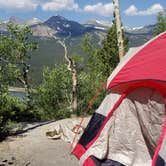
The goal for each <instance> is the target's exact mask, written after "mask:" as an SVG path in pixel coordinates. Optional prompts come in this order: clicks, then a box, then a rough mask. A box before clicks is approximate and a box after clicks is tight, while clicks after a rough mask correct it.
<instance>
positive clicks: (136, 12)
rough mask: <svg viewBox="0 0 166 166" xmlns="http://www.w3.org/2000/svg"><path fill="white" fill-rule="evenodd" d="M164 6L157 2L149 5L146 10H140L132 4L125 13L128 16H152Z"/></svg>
mask: <svg viewBox="0 0 166 166" xmlns="http://www.w3.org/2000/svg"><path fill="white" fill-rule="evenodd" d="M163 10H164V8H163V6H162V5H161V4H159V3H156V4H154V5H152V6H151V7H149V8H148V9H146V10H140V11H139V10H138V9H137V7H136V6H135V5H131V6H130V7H129V8H128V9H126V10H125V11H124V13H125V14H126V15H128V16H150V15H155V14H157V13H158V12H160V11H163Z"/></svg>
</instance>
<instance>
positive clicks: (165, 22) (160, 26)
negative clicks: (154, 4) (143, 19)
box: [154, 12, 166, 36]
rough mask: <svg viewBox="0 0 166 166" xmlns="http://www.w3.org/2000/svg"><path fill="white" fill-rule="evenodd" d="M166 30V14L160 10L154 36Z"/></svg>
mask: <svg viewBox="0 0 166 166" xmlns="http://www.w3.org/2000/svg"><path fill="white" fill-rule="evenodd" d="M164 31H166V16H165V13H164V12H159V14H158V16H157V24H156V26H155V29H154V36H156V35H158V34H160V33H162V32H164Z"/></svg>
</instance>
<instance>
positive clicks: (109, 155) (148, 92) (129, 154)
mask: <svg viewBox="0 0 166 166" xmlns="http://www.w3.org/2000/svg"><path fill="white" fill-rule="evenodd" d="M117 96H118V95H117V94H116V95H115V94H112V93H110V94H109V95H108V96H106V98H105V99H104V101H103V103H102V104H101V106H100V107H99V109H98V110H97V112H98V114H103V112H104V114H105V115H106V116H107V114H108V112H109V111H110V107H108V106H107V107H103V106H104V105H107V103H106V102H107V101H108V99H111V98H117ZM110 103H111V102H110ZM103 109H104V111H103ZM164 117H165V105H164V99H163V96H162V95H161V94H160V93H159V92H158V91H156V90H154V89H151V88H148V87H140V88H137V89H135V90H133V91H132V92H131V93H129V94H128V96H127V97H126V98H125V99H123V101H122V103H121V104H120V105H119V107H118V108H117V109H116V111H115V112H114V114H113V116H112V117H111V118H110V120H109V121H108V122H107V124H106V125H105V127H104V129H103V130H102V132H101V134H100V136H99V137H98V138H97V140H96V141H95V143H94V144H93V145H92V146H91V147H90V148H89V149H88V150H87V151H86V153H85V154H84V155H83V156H82V157H81V159H80V164H81V165H82V164H83V163H84V161H85V160H86V159H87V158H88V157H90V156H94V157H95V158H97V159H100V160H103V159H110V160H114V161H117V162H119V163H121V164H123V165H125V166H151V164H152V157H153V155H154V151H155V148H156V146H157V143H158V140H159V138H160V134H161V131H162V125H163V122H164ZM163 151H164V152H162V151H161V152H160V153H161V157H162V158H165V156H164V155H165V149H163Z"/></svg>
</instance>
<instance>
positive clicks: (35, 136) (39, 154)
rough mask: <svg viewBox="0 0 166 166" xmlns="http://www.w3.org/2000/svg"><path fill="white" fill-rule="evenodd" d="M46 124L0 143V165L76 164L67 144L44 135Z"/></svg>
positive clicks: (61, 165) (62, 165)
mask: <svg viewBox="0 0 166 166" xmlns="http://www.w3.org/2000/svg"><path fill="white" fill-rule="evenodd" d="M48 126H50V124H48V125H44V126H41V127H37V128H35V129H33V130H30V131H29V132H27V133H25V134H21V135H19V136H15V137H9V138H8V139H7V140H5V141H3V142H2V143H0V166H8V165H13V166H78V161H77V159H76V158H75V157H74V156H71V155H70V153H69V144H67V143H66V142H64V141H62V140H51V139H48V138H47V137H46V135H45V133H46V131H47V128H48Z"/></svg>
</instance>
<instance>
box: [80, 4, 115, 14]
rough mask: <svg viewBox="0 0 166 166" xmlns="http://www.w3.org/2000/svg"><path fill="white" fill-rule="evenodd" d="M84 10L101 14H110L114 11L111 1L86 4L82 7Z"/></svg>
mask: <svg viewBox="0 0 166 166" xmlns="http://www.w3.org/2000/svg"><path fill="white" fill-rule="evenodd" d="M83 10H84V11H85V12H89V13H95V14H98V15H102V16H111V15H112V14H113V11H114V5H113V3H107V4H103V3H97V4H95V5H87V6H85V7H84V9H83Z"/></svg>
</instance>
